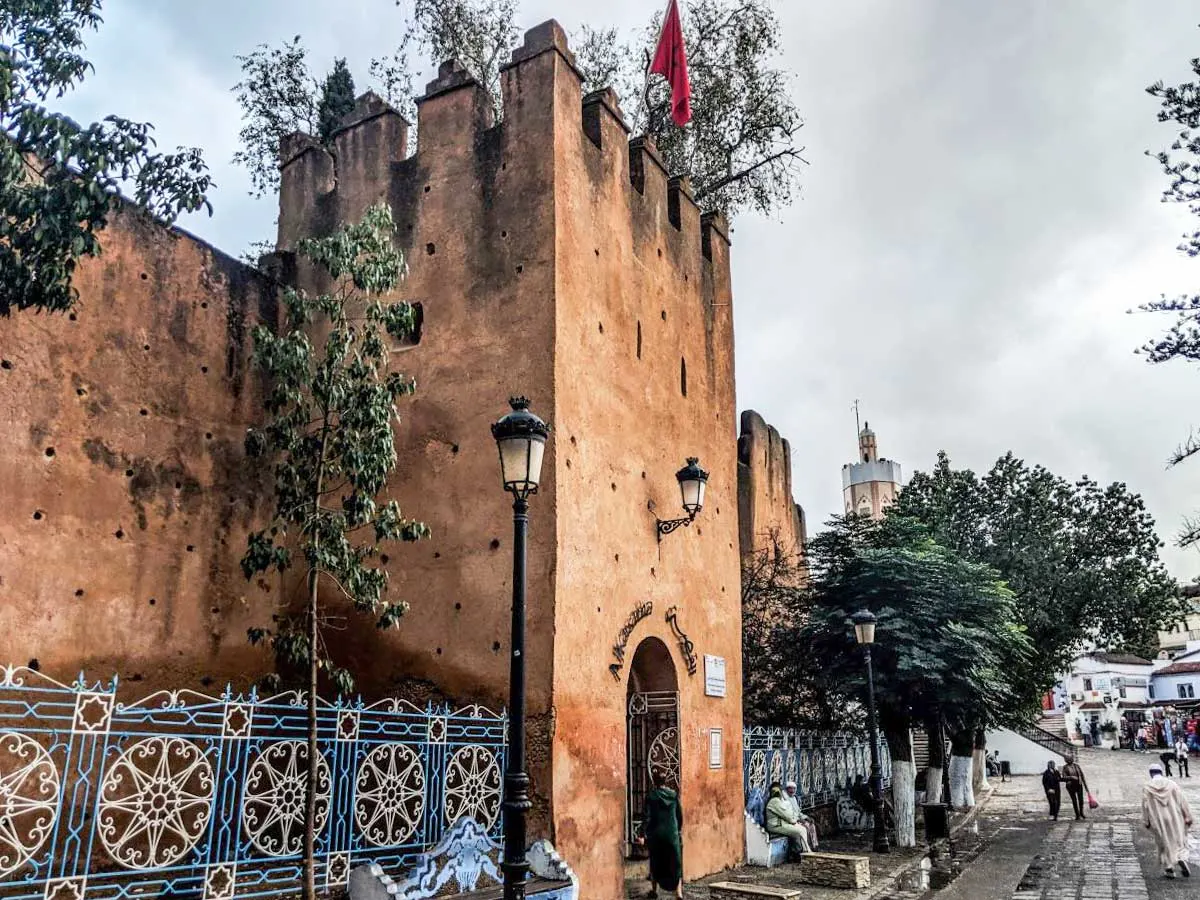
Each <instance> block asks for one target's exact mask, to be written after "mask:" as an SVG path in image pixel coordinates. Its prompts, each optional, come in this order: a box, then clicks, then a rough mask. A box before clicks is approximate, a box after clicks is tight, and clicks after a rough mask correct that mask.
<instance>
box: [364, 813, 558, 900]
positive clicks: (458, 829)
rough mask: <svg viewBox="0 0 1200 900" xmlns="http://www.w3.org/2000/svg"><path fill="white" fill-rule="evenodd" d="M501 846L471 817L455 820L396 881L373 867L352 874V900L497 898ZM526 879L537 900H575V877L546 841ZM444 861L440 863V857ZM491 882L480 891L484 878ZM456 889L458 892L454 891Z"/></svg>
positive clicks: (537, 845) (538, 846) (535, 849)
mask: <svg viewBox="0 0 1200 900" xmlns="http://www.w3.org/2000/svg"><path fill="white" fill-rule="evenodd" d="M499 851H500V845H499V844H497V843H496V842H495V841H493V840H492V839H491V838H490V837H489V836H488V833H487V829H486V828H485V827H484V826H483V825H481V824H479V823H478V822H476V821H475V820H474V819H471V818H462V819H459V820H458V821H457V822H455V823H454V825H453V826H452V827H451V828H450V830H449V831H448V832H446V834H445V836H444V837H443V838H442V840H441V843H439V844H438V845H437V846H436V847H434V848H433V849H432V850H430V851H429V852H428V853H423V854H421V855H420V856H419V857H417V862H416V865H414V866H413V868H412V870H411V871H410V872H407V873H405V875H404V877H403V878H402V879H401V880H399V881H397V880H395V879H393V878H392V877H391V876H390V875H388V874H387V873H386V872H384V870H383V867H382V866H380V865H378V864H377V863H371V864H369V865H365V866H359V867H358V868H356V869H354V871H352V872H351V873H350V900H430V898H433V897H445V896H453V897H457V898H458V900H501V898H502V897H503V896H504V890H503V887H502V884H501V883H502V881H503V876H502V875H501V874H500V869H499V866H497V864H496V860H495V859H493V857H495V858H496V859H498V858H499ZM526 856H527V858H528V860H529V870H530V877H529V878H528V879H527V880H526V882H525V896H526V897H537V898H538V900H579V879H578V878H577V877H576V876H575V873H574V872H573V871H572V870H571V867H570V866H568V865H567V864H566V863H565V862H563V860H562V858H561V857H560V856H559V855H558V854H557V853H556V852H555V851H554V848H553V847H552V846H551V845H550V842H549V841H535V842H534V844H533V846H531V847H530V848H529V852H528V853H527V854H526ZM443 857H444V861H443V862H440V863H439V859H442V858H443ZM485 877H486V879H487V880H488V881H490V882H491V883H490V884H485V885H484V886H483V887H480V881H481V880H482V879H483V878H485ZM455 888H457V892H454V889H455Z"/></svg>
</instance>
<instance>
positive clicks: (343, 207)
mask: <svg viewBox="0 0 1200 900" xmlns="http://www.w3.org/2000/svg"><path fill="white" fill-rule="evenodd" d="M408 129H409V122H408V120H407V119H405V118H404V116H402V115H401V114H400V112H399V111H398V110H396V109H395V108H394V107H392V106H391V105H390V104H389V103H388V102H387V101H386V100H384V99H383V98H382V97H380V96H379V95H378V94H376V93H374V92H372V91H367V92H366V93H365V94H363V95H362V96H361V97H359V98H358V100H357V101H355V104H354V109H352V110H351V111H350V112H349V113H348V114H347V115H346V116H345V117H344V118H343V119H342V124H341V125H340V126H339V127H338V129H337V131H335V132H334V135H333V146H334V163H335V167H336V171H337V195H338V198H337V213H336V215H337V219H338V221H339V222H352V221H355V220H356V219H359V218H361V217H362V214H363V213H364V212H365V211H366V210H367V208H368V207H369V206H371V204H373V203H377V202H379V201H380V200H382V199H384V198H386V197H387V195H388V188H389V186H390V181H391V167H392V164H393V163H397V162H402V161H403V160H404V159H405V158H406V157H407V156H408Z"/></svg>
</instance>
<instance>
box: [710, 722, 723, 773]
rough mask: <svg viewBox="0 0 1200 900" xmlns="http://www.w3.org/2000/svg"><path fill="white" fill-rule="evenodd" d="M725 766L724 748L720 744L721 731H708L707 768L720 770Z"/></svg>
mask: <svg viewBox="0 0 1200 900" xmlns="http://www.w3.org/2000/svg"><path fill="white" fill-rule="evenodd" d="M724 765H725V758H724V746H723V745H722V744H721V729H720V728H710V729H709V730H708V767H709V768H710V769H720V768H722V767H723V766H724Z"/></svg>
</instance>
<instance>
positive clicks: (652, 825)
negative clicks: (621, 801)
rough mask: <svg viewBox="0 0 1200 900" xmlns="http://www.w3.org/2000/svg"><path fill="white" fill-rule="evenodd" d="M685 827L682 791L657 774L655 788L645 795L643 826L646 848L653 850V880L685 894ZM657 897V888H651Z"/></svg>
mask: <svg viewBox="0 0 1200 900" xmlns="http://www.w3.org/2000/svg"><path fill="white" fill-rule="evenodd" d="M682 827H683V807H682V806H680V805H679V795H678V794H677V793H675V791H673V790H672V789H671V788H669V787H667V785H666V784H665V782H664V780H663V778H662V777H661V776H660V775H655V778H654V790H652V791H651V792H650V793H649V794H647V795H646V809H645V814H644V816H643V817H642V830H643V833H644V834H645V836H646V849H647V850H648V851H649V853H650V880H651V881H652V882H653V883H654V884H656V885H658V886H659V887H662V888H664V889H665V890H668V891H674V892H675V896H676V897H683V843H682V841H681V840H680V837H679V830H680V828H682ZM650 896H652V897H655V896H657V893H656V892H655V891H653V890H652V891H651V892H650Z"/></svg>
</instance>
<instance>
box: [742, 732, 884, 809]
mask: <svg viewBox="0 0 1200 900" xmlns="http://www.w3.org/2000/svg"><path fill="white" fill-rule="evenodd" d="M879 762H880V767H881V768H882V770H883V784H884V786H885V787H886V786H888V785H889V784H891V780H892V761H891V758H890V756H889V754H888V751H887V744H886V743H885V742H884V741H883V740H882V739H880V742H879ZM742 767H743V772H742V774H743V776H744V784H745V792H746V797H745V799H746V801H747V802H749V800H750V794H751V792H752V791H754V790H755V789H757V790H759V791H761V792H762V794H763V795H765V794H766V791H767V787H768V786H769V785H770V784H771V782H773V781H778V782H780V783H781V784H786V783H787V782H789V781H794V782H796V796H797V797H799V798H800V806H801V807H802V808H803V809H811V808H812V807H814V806H822V805H824V804H826V803H833V802H834V801H836V800H837V798H838V797H840V796H844V795H846V794H848V793H849V792H850V787H851V786H852V785H853V784H854V780H855V777H856V776H859V775H861V776H862V778H863V780H864V781H865V780H867V778H868V776H869V775H870V774H871V744H870V741H868V740H867V739H866V738H863V737H860V736H858V735H854V734H848V733H844V732H824V733H822V732H811V731H794V730H792V729H789V728H763V727H758V726H755V727H747V728H746V729H744V730H743V732H742Z"/></svg>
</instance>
